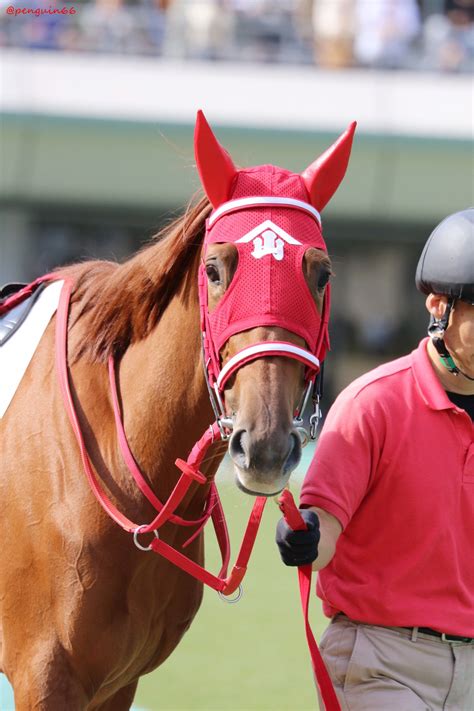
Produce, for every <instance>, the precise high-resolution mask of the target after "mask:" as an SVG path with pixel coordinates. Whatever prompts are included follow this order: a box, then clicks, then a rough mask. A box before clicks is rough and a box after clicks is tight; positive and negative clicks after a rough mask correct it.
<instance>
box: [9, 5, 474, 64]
mask: <svg viewBox="0 0 474 711" xmlns="http://www.w3.org/2000/svg"><path fill="white" fill-rule="evenodd" d="M10 4H11V3H10V1H9V0H2V2H1V6H2V8H3V9H5V8H6V7H7V6H8V5H10ZM63 5H64V6H66V7H74V6H75V7H74V10H75V13H74V15H73V16H69V15H68V16H63V15H56V14H53V15H49V14H48V15H42V16H39V17H36V16H34V15H29V16H22V18H21V22H19V21H18V18H17V17H15V16H13V17H12V16H9V15H7V14H6V13H5V12H2V14H1V18H0V45H3V46H8V47H23V48H28V49H49V50H58V51H61V50H66V51H77V52H101V53H104V52H113V53H117V54H142V55H151V56H165V57H173V58H186V59H209V60H230V61H235V60H238V61H251V62H280V63H281V62H286V63H288V62H292V63H302V64H311V63H315V64H316V65H318V66H322V67H331V68H339V67H351V66H363V67H382V68H391V69H397V68H403V69H412V70H420V69H422V70H441V71H460V72H469V71H471V70H472V67H473V57H474V24H473V21H474V2H473V0H78V2H76V3H74V1H73V0H67V1H66V2H65V3H64V4H63ZM21 6H22V7H31V8H32V9H33V8H44V7H46V6H49V7H56V6H59V5H58V0H52V2H49V3H48V2H45V1H44V0H25V2H24V3H22V4H21Z"/></svg>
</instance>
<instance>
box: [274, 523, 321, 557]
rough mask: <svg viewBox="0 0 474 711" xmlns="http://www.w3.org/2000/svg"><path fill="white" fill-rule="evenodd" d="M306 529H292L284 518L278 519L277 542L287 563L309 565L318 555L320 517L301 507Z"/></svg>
mask: <svg viewBox="0 0 474 711" xmlns="http://www.w3.org/2000/svg"><path fill="white" fill-rule="evenodd" d="M299 512H300V514H301V516H302V517H303V519H304V522H305V524H306V527H307V530H306V531H292V529H291V528H290V527H289V526H288V524H287V523H286V521H285V519H284V518H281V519H280V520H279V521H278V524H277V528H276V536H275V540H276V544H277V546H278V548H279V549H280V555H281V559H282V561H283V562H284V564H285V565H298V566H299V565H307V564H308V563H312V562H313V560H316V558H317V557H318V543H319V538H320V535H321V534H320V532H319V518H318V517H317V515H316V514H315V513H314V511H310V510H309V509H299Z"/></svg>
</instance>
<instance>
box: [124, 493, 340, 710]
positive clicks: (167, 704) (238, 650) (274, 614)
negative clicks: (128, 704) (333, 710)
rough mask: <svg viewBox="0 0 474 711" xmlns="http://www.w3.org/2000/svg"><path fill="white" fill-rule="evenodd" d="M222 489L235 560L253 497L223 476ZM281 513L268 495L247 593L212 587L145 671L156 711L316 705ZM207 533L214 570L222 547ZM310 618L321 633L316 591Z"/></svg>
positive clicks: (142, 699) (149, 704)
mask: <svg viewBox="0 0 474 711" xmlns="http://www.w3.org/2000/svg"><path fill="white" fill-rule="evenodd" d="M219 489H220V492H221V498H222V501H223V505H224V510H225V512H226V516H227V520H228V524H229V529H230V534H231V542H232V563H233V562H234V560H235V555H236V553H237V549H238V546H239V545H240V541H241V539H242V534H243V530H244V528H245V525H246V522H247V518H248V514H249V511H250V508H251V505H252V500H251V499H249V498H248V497H246V496H245V495H244V494H241V493H240V492H239V491H238V490H237V489H236V487H235V485H234V484H232V483H230V482H227V481H226V482H223V483H221V484H220V486H219ZM295 499H296V494H295ZM279 516H280V513H279V510H278V508H277V506H276V505H275V503H274V501H273V500H269V501H268V503H267V506H266V510H265V512H264V516H263V522H262V525H261V527H260V531H259V535H258V537H257V542H256V545H255V549H254V552H253V554H252V557H251V559H250V564H249V570H248V572H247V575H246V578H245V580H244V596H243V598H242V600H241V601H240V602H239V603H238V604H236V605H228V604H226V603H224V602H222V601H221V600H220V599H219V598H218V596H217V594H216V593H215V592H213V591H212V590H210V589H206V591H205V594H204V601H203V604H202V606H201V609H200V611H199V612H198V614H197V616H196V619H195V621H194V622H193V624H192V626H191V629H190V630H189V631H188V633H187V634H186V635H185V637H184V639H183V640H182V642H181V644H180V645H179V647H178V648H177V649H176V651H175V652H174V653H173V654H172V655H171V657H170V659H169V660H168V661H167V662H165V664H163V666H162V667H160V668H159V669H157V670H156V671H155V672H153V673H152V674H149V675H148V676H145V677H143V678H142V680H141V682H140V685H139V688H138V692H137V696H136V699H135V703H136V705H137V706H139V707H143V708H146V709H149V710H150V711H212V710H215V711H217V710H219V711H254V710H257V709H259V710H263V709H268V710H270V709H271V710H272V711H284V710H285V709H288V710H290V709H291V711H307V710H308V711H309V709H312V710H314V709H317V701H316V693H315V689H314V685H313V681H312V674H311V670H310V661H309V654H308V650H307V646H306V638H305V634H304V628H303V617H302V613H301V609H300V602H299V592H298V582H297V573H296V570H294V569H290V568H286V567H285V566H284V565H283V564H282V563H281V561H280V558H279V556H278V551H277V549H276V546H275V543H274V531H275V525H276V522H277V520H278V518H279ZM206 536H207V538H206V556H207V566H208V567H209V568H210V569H211V570H212V571H214V572H216V571H217V570H218V556H217V548H216V546H215V544H214V541H213V536H212V535H211V534H206ZM311 618H312V625H313V631H314V632H315V634H316V636H317V637H319V636H320V634H321V632H322V630H323V629H324V627H325V624H326V622H325V618H324V617H323V615H322V612H321V605H320V601H319V599H318V598H316V596H314V598H313V600H312V610H311Z"/></svg>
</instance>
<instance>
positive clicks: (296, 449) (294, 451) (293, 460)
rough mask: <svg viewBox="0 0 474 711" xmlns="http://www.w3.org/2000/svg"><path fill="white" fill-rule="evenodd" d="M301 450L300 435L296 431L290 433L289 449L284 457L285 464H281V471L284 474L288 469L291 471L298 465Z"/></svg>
mask: <svg viewBox="0 0 474 711" xmlns="http://www.w3.org/2000/svg"><path fill="white" fill-rule="evenodd" d="M301 452H302V446H301V439H300V436H299V434H298V433H297V432H292V433H291V434H290V449H289V452H288V455H287V457H286V459H285V464H284V465H283V471H284V472H285V474H286V473H287V472H289V471H290V472H291V471H293V469H295V468H296V467H297V466H298V464H299V461H300V459H301Z"/></svg>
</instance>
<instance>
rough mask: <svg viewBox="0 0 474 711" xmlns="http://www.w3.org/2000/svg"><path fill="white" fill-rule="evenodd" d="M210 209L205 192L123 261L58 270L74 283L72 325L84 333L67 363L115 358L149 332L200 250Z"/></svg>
mask: <svg viewBox="0 0 474 711" xmlns="http://www.w3.org/2000/svg"><path fill="white" fill-rule="evenodd" d="M210 212H211V205H210V203H209V201H208V199H207V198H206V197H201V199H199V200H198V201H197V202H193V201H191V202H190V203H189V205H188V207H187V209H186V211H185V212H184V214H183V215H181V216H180V217H179V218H177V219H176V220H175V221H173V222H172V223H171V224H170V225H168V226H166V227H165V228H163V229H162V230H161V231H160V232H158V233H157V234H156V235H153V237H152V238H151V240H152V243H151V244H150V245H147V246H145V247H144V248H142V249H141V250H140V251H139V252H137V253H136V254H135V255H133V256H132V257H131V258H129V259H128V260H127V261H125V262H124V263H123V264H118V263H116V262H107V261H92V262H85V263H82V264H74V265H72V266H70V267H66V268H61V269H60V272H61V275H64V276H66V277H71V278H72V279H73V281H74V284H75V286H74V291H73V295H72V302H71V303H72V318H71V328H72V329H74V327H75V326H76V325H77V324H78V323H79V322H81V324H82V327H83V329H84V333H85V334H87V336H86V338H84V339H83V341H82V343H79V342H78V343H77V344H76V346H74V345H73V347H72V350H71V353H70V361H71V362H74V361H76V360H78V359H79V358H82V357H83V356H88V357H89V358H91V359H92V360H93V361H100V362H104V361H106V360H107V359H108V357H109V356H111V355H113V356H114V357H117V358H119V357H120V356H122V355H123V353H124V352H125V351H126V349H127V348H128V346H129V345H130V344H132V343H134V342H137V341H139V340H141V339H143V338H145V337H146V336H147V335H148V334H149V333H150V332H151V331H152V329H153V328H154V326H156V324H157V322H158V321H159V319H160V317H161V315H162V314H163V312H164V310H165V309H166V307H167V306H168V304H169V302H170V300H171V299H172V298H173V296H174V295H175V294H176V293H177V291H178V289H179V287H180V285H181V284H182V283H183V281H184V279H185V276H186V273H187V271H188V270H189V269H190V267H191V265H192V264H193V262H194V260H195V258H196V256H197V255H198V254H199V252H200V249H201V246H202V243H203V239H204V230H205V221H206V218H207V217H208V215H209V213H210ZM75 341H76V339H73V342H74V343H75Z"/></svg>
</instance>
